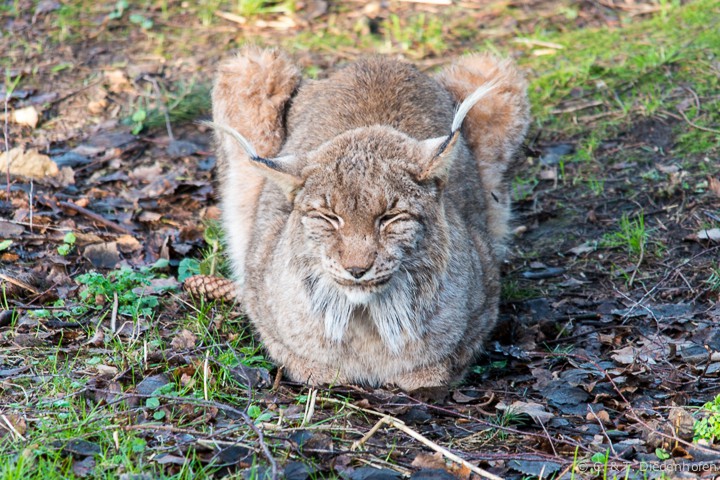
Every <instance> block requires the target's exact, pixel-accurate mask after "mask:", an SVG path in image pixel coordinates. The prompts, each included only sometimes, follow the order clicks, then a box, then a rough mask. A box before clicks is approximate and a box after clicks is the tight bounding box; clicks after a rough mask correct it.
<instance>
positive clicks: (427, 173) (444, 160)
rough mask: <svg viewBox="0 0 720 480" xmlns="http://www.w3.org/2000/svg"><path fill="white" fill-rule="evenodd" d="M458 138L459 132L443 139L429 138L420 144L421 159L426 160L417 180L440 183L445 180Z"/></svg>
mask: <svg viewBox="0 0 720 480" xmlns="http://www.w3.org/2000/svg"><path fill="white" fill-rule="evenodd" d="M459 137H460V131H457V132H453V133H451V134H450V135H448V136H445V137H437V138H430V139H428V140H423V141H422V142H420V148H422V152H423V153H422V154H423V157H424V158H425V159H427V160H426V162H425V165H424V166H423V169H422V171H421V172H420V175H418V180H420V181H421V182H424V181H425V180H430V179H437V180H440V181H441V182H444V181H445V180H447V176H448V172H449V171H450V165H452V162H453V159H454V157H455V155H454V153H455V148H454V147H455V144H456V143H457V140H458V138H459Z"/></svg>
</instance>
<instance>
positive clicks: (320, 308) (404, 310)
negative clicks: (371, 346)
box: [310, 272, 424, 355]
mask: <svg viewBox="0 0 720 480" xmlns="http://www.w3.org/2000/svg"><path fill="white" fill-rule="evenodd" d="M398 273H399V272H398ZM408 280H409V281H410V283H407V282H405V283H402V282H396V281H395V280H391V282H390V285H389V288H387V289H385V290H384V291H382V292H379V293H367V292H362V291H358V292H353V291H352V290H348V289H341V288H340V287H339V286H338V285H337V284H336V283H335V282H334V281H333V280H331V279H329V278H327V277H326V275H322V274H320V275H318V276H317V277H316V281H315V282H314V284H313V285H312V287H311V291H310V305H311V307H312V309H313V311H314V313H315V314H316V315H317V316H319V317H320V318H322V319H323V324H324V333H325V338H327V339H328V340H330V341H332V342H335V343H340V342H342V340H343V338H344V337H345V333H346V331H347V328H348V325H349V324H350V322H351V321H352V320H353V319H352V317H353V313H354V312H355V311H356V310H357V309H360V308H364V309H366V310H367V311H368V313H369V314H370V318H371V319H372V322H373V324H374V326H375V328H376V330H377V333H378V335H380V338H381V339H382V341H383V343H384V344H385V345H386V346H387V348H388V350H390V352H392V353H393V354H395V355H398V354H400V353H401V352H402V349H403V348H404V347H405V345H406V344H407V343H408V342H411V341H415V340H419V339H420V338H421V336H422V335H423V333H424V331H423V328H422V323H420V322H417V321H415V318H414V317H415V308H414V301H413V295H412V289H413V288H412V277H411V276H409V275H408Z"/></svg>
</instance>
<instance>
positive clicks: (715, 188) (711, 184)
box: [708, 177, 720, 197]
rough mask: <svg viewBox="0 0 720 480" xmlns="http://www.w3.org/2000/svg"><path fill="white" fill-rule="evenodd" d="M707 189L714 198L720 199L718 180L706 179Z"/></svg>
mask: <svg viewBox="0 0 720 480" xmlns="http://www.w3.org/2000/svg"><path fill="white" fill-rule="evenodd" d="M708 188H709V189H710V191H711V192H713V193H714V194H715V196H716V197H720V178H715V177H708Z"/></svg>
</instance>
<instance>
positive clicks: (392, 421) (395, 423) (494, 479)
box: [320, 397, 503, 480]
mask: <svg viewBox="0 0 720 480" xmlns="http://www.w3.org/2000/svg"><path fill="white" fill-rule="evenodd" d="M320 400H321V401H323V402H330V403H335V404H341V405H345V406H347V407H350V408H352V409H354V410H359V411H361V412H365V413H369V414H371V415H375V416H379V417H381V419H380V421H379V422H378V423H377V424H375V426H374V427H373V428H374V429H375V427H377V428H380V425H379V424H380V423H385V424H388V425H390V426H392V427H395V428H397V429H398V430H400V431H401V432H404V433H406V434H407V435H409V436H411V437H412V438H414V439H415V440H417V441H419V442H420V443H422V444H423V445H425V446H426V447H429V448H431V449H432V450H434V451H436V452H438V453H440V454H441V455H443V456H444V457H445V458H447V459H448V460H450V461H453V462H455V463H459V464H460V465H462V466H463V467H466V468H468V469H469V470H470V471H471V472H473V473H475V474H477V475H479V476H480V477H483V478H487V479H489V480H503V478H502V477H498V476H497V475H495V474H493V473H490V472H488V471H486V470H483V469H482V468H480V467H477V466H475V465H473V464H472V463H470V462H468V461H467V460H464V459H462V458H460V457H458V456H457V455H455V454H454V453H452V452H451V451H450V450H448V449H446V448H444V447H441V446H440V445H438V444H437V443H435V442H433V441H432V440H430V439H429V438H427V437H425V436H423V435H422V434H420V433H418V432H416V431H415V430H413V429H412V428H410V427H408V426H407V425H405V423H404V422H403V421H402V420H400V419H397V418H395V417H391V416H390V415H385V414H383V413H380V412H376V411H374V410H369V409H366V408H361V407H357V406H355V405H353V404H351V403H348V402H346V401H340V400H336V399H334V398H327V397H321V398H320ZM375 432H377V429H375ZM375 432H373V434H374V433H375ZM361 440H362V439H361ZM365 441H367V440H365Z"/></svg>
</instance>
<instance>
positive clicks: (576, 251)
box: [569, 242, 597, 255]
mask: <svg viewBox="0 0 720 480" xmlns="http://www.w3.org/2000/svg"><path fill="white" fill-rule="evenodd" d="M595 250H597V247H596V245H595V244H593V242H585V243H583V244H582V245H578V246H577V247H574V248H571V249H570V250H569V252H570V253H572V254H573V255H582V254H583V253H588V252H594V251H595Z"/></svg>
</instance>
